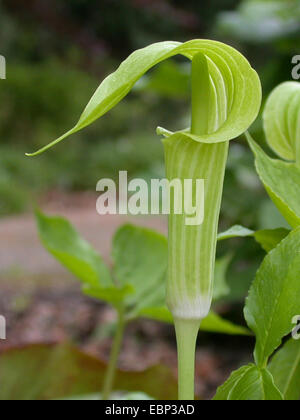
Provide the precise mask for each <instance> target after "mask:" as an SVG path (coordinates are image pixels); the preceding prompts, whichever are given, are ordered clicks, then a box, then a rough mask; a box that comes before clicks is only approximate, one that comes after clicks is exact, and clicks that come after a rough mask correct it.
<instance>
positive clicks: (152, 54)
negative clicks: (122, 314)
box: [31, 40, 261, 399]
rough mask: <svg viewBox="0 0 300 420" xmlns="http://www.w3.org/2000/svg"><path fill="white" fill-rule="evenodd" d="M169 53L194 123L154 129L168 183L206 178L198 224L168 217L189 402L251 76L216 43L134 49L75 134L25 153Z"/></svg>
mask: <svg viewBox="0 0 300 420" xmlns="http://www.w3.org/2000/svg"><path fill="white" fill-rule="evenodd" d="M175 55H183V56H185V57H187V58H189V59H190V60H191V61H192V118H191V128H190V129H187V130H184V131H180V132H177V133H172V132H170V131H168V130H165V129H161V128H160V129H158V133H159V134H162V135H164V136H165V140H164V147H165V161H166V172H167V178H168V179H169V180H170V181H172V180H174V179H179V180H180V181H181V182H184V180H185V179H194V180H196V179H204V180H205V217H204V221H203V223H202V221H201V222H200V221H198V222H196V224H195V225H193V226H192V225H189V224H187V223H186V217H187V215H188V210H187V209H184V214H177V213H178V212H177V211H176V203H175V200H174V197H172V198H173V201H174V202H173V204H172V209H171V214H170V218H169V268H168V273H169V275H168V286H167V302H168V307H169V308H170V310H171V312H172V314H173V316H174V322H175V328H176V335H177V342H178V360H179V398H180V399H193V398H194V359H195V345H196V338H197V334H198V330H199V326H200V324H201V321H202V320H203V319H204V318H205V317H206V316H207V315H208V313H209V310H210V306H211V301H212V296H213V280H214V266H215V257H216V243H217V229H218V222H219V214H220V207H221V199H222V191H223V182H224V175H225V167H226V161H227V155H228V148H229V141H230V140H232V139H234V138H235V137H237V136H239V135H241V134H242V133H244V132H245V131H246V130H247V129H248V128H249V126H250V125H251V124H252V123H253V121H254V120H255V119H256V117H257V115H258V112H259V109H260V104H261V85H260V81H259V77H258V75H257V73H256V72H255V71H254V70H253V68H252V67H251V66H250V64H249V63H248V61H247V60H246V59H245V58H244V57H243V56H242V55H241V54H240V53H239V52H238V51H236V50H235V49H233V48H231V47H229V46H227V45H225V44H222V43H219V42H216V41H209V40H193V41H189V42H186V43H184V44H180V43H178V42H162V43H157V44H154V45H151V46H149V47H146V48H144V49H141V50H138V51H136V52H134V53H133V54H132V55H131V56H130V57H129V58H128V59H127V60H126V61H124V62H123V63H122V64H121V66H120V67H119V69H118V70H117V71H116V72H115V73H113V74H111V75H110V76H108V77H107V78H106V79H105V80H104V82H103V83H102V84H101V85H100V87H99V88H98V90H97V91H96V93H95V94H94V96H93V97H92V99H91V100H90V102H89V104H88V105H87V107H86V109H85V110H84V112H83V114H82V116H81V117H80V119H79V121H78V123H77V124H76V125H75V127H74V128H73V129H71V130H70V131H68V132H67V133H66V134H64V135H63V136H61V137H60V138H58V139H57V140H55V141H54V142H52V143H51V144H49V145H48V146H46V147H44V148H42V149H41V150H40V151H39V152H37V153H35V154H33V155H31V156H34V155H37V154H39V153H42V152H45V151H46V150H48V149H49V148H51V147H52V146H54V145H56V144H58V143H60V142H61V141H62V140H64V139H65V138H67V137H68V136H70V135H71V134H74V133H76V132H78V131H80V130H82V129H83V128H85V127H87V126H88V125H90V124H91V123H93V122H94V121H96V120H97V119H98V118H100V117H101V116H103V115H104V114H106V113H107V112H108V111H109V110H111V109H112V108H113V107H114V106H115V105H117V104H118V103H119V102H120V101H121V100H122V99H123V98H124V97H125V96H126V95H127V94H128V93H129V92H130V90H131V89H132V87H133V86H134V85H135V83H136V82H137V81H138V80H139V79H140V78H141V77H142V76H143V75H144V74H145V73H146V72H147V71H148V70H149V69H150V68H152V67H153V66H155V65H156V64H159V63H160V62H162V61H164V60H166V59H168V58H170V57H172V56H175ZM193 195H194V192H193Z"/></svg>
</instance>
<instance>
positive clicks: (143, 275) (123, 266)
mask: <svg viewBox="0 0 300 420" xmlns="http://www.w3.org/2000/svg"><path fill="white" fill-rule="evenodd" d="M113 259H114V277H115V278H116V281H117V283H118V284H119V285H120V286H123V287H124V286H130V287H131V288H132V289H133V290H134V293H133V294H132V295H130V296H127V298H126V302H125V303H126V305H127V307H128V309H130V308H131V316H134V314H135V313H138V312H139V311H140V310H141V308H144V307H148V306H150V307H151V306H160V305H163V303H164V301H165V294H166V275H167V266H168V241H167V239H166V237H165V236H163V235H161V234H159V233H156V232H154V231H152V230H149V229H145V228H142V227H138V226H133V225H125V226H123V227H121V228H120V229H119V230H118V232H117V233H116V235H115V237H114V240H113Z"/></svg>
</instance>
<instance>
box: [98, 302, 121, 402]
mask: <svg viewBox="0 0 300 420" xmlns="http://www.w3.org/2000/svg"><path fill="white" fill-rule="evenodd" d="M125 325H126V321H125V313H124V309H123V308H120V309H119V310H118V322H117V330H116V333H115V337H114V341H113V346H112V350H111V354H110V359H109V364H108V367H107V371H106V375H105V380H104V386H103V391H102V399H103V400H108V399H109V397H110V395H111V393H112V390H113V385H114V380H115V375H116V370H117V366H118V359H119V354H120V350H121V345H122V341H123V336H124V329H125Z"/></svg>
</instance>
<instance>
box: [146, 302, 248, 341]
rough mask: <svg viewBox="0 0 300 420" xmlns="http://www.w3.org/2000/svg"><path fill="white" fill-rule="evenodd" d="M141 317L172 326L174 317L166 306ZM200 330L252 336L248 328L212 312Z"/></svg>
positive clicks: (147, 309) (153, 309)
mask: <svg viewBox="0 0 300 420" xmlns="http://www.w3.org/2000/svg"><path fill="white" fill-rule="evenodd" d="M139 316H141V317H144V318H148V319H154V320H155V321H160V322H167V323H170V324H172V323H173V316H172V314H171V312H170V311H169V310H168V309H167V307H166V306H161V307H156V308H145V309H143V310H141V312H140V313H139ZM200 330H201V331H205V332H211V333H218V334H227V335H251V333H250V331H249V330H248V329H247V328H244V327H241V326H239V325H235V324H233V323H231V322H230V321H227V320H225V319H223V318H221V317H220V316H219V315H217V314H215V313H214V312H210V314H209V315H208V316H207V317H206V318H205V319H204V320H203V321H202V323H201V326H200Z"/></svg>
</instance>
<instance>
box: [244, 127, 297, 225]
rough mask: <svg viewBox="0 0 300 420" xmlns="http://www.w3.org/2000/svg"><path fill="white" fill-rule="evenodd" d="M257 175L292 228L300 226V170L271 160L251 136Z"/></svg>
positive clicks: (291, 165) (279, 161)
mask: <svg viewBox="0 0 300 420" xmlns="http://www.w3.org/2000/svg"><path fill="white" fill-rule="evenodd" d="M247 139H248V142H249V144H250V147H251V148H252V150H253V153H254V155H255V165H256V170H257V173H258V175H259V177H260V179H261V181H262V183H263V184H264V186H265V188H266V190H267V192H268V194H269V195H270V197H271V199H272V201H273V202H274V204H275V205H276V206H277V208H278V210H279V211H280V212H281V214H282V215H283V216H284V218H285V219H286V220H287V221H288V223H289V224H290V225H291V226H292V227H294V228H295V227H297V226H299V225H300V168H299V167H298V166H297V165H296V164H294V163H287V162H283V161H281V160H276V159H271V158H270V157H269V156H268V155H266V153H265V152H264V151H263V150H262V149H261V147H259V146H258V144H256V143H255V141H254V140H253V139H252V138H251V136H250V135H249V134H247Z"/></svg>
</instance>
